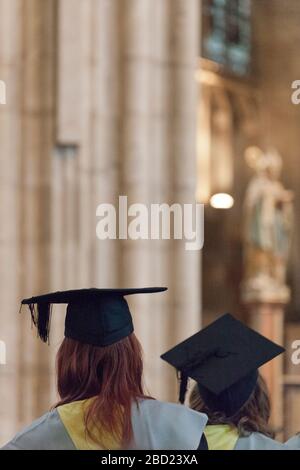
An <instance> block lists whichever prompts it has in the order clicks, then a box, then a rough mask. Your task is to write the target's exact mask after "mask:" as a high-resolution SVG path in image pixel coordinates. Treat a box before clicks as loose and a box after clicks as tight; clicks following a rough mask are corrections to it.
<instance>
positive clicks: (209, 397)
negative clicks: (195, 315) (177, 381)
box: [161, 313, 284, 415]
mask: <svg viewBox="0 0 300 470" xmlns="http://www.w3.org/2000/svg"><path fill="white" fill-rule="evenodd" d="M283 351H284V348H282V347H281V346H278V345H277V344H275V343H273V342H272V341H270V340H269V339H267V338H265V337H264V336H262V335H261V334H259V333H257V332H256V331H254V330H252V329H251V328H248V327H247V326H246V325H244V324H243V323H241V322H240V321H238V320H236V319H235V318H234V317H233V316H232V315H231V314H229V313H228V314H225V315H223V316H222V317H220V318H219V319H218V320H216V321H215V322H213V323H212V324H210V325H209V326H208V327H206V328H204V329H203V330H201V331H199V332H198V333H196V334H195V335H193V336H191V337H190V338H188V339H186V340H185V341H183V342H182V343H180V344H178V345H177V346H175V347H174V348H172V349H171V350H170V351H168V352H166V353H165V354H163V355H162V356H161V358H162V359H164V360H165V361H167V362H168V363H170V364H171V365H172V366H174V367H175V368H176V369H177V370H178V371H179V372H180V375H181V387H180V401H181V402H183V401H184V397H185V392H186V385H187V380H188V377H191V378H192V379H194V380H195V381H196V382H197V383H198V387H199V391H200V394H201V396H202V398H203V399H204V401H205V402H206V404H207V405H209V406H212V407H214V408H215V409H216V411H223V412H225V413H226V414H227V415H233V414H234V413H235V412H237V411H238V410H239V409H240V408H241V406H242V405H243V404H244V403H245V402H246V401H247V400H248V398H249V397H250V395H251V393H252V391H253V390H254V388H255V384H256V380H257V376H258V368H259V367H260V366H262V365H263V364H265V363H266V362H268V361H270V360H271V359H273V358H274V357H276V356H277V355H279V354H281V353H282V352H283Z"/></svg>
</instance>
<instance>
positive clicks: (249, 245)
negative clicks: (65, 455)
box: [0, 0, 300, 446]
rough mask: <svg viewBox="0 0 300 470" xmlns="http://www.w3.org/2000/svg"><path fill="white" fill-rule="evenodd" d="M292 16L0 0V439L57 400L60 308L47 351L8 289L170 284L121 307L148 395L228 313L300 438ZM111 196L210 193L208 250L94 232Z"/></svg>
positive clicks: (170, 199) (269, 4)
mask: <svg viewBox="0 0 300 470" xmlns="http://www.w3.org/2000/svg"><path fill="white" fill-rule="evenodd" d="M299 22H300V3H299V1H298V0H286V1H285V2H283V1H282V0H43V1H41V0H0V81H1V86H0V179H1V186H0V214H1V221H2V222H1V228H0V298H1V313H0V422H1V428H0V446H1V444H3V443H4V442H6V441H7V440H8V439H9V438H11V437H12V435H14V434H15V433H16V432H17V431H18V430H19V429H20V428H21V427H22V426H24V425H25V424H27V423H29V422H31V421H32V420H33V419H35V418H37V417H38V416H39V415H41V414H42V413H44V412H45V410H47V409H49V408H50V407H51V406H52V405H53V404H54V403H55V402H56V401H57V396H56V391H55V353H56V351H57V349H58V347H59V344H60V342H61V340H62V338H63V324H64V311H65V309H64V308H63V307H61V306H56V307H55V312H54V313H53V317H52V331H51V337H50V344H49V345H47V344H42V343H40V342H39V341H38V339H37V337H36V332H35V330H34V328H31V319H30V314H29V313H28V311H26V308H22V310H21V312H20V314H19V309H20V300H21V299H22V298H24V297H31V296H33V295H37V294H40V293H44V292H51V291H56V290H64V289H76V288H82V287H92V286H94V287H128V286H137V287H143V286H151V285H158V286H159V285H162V286H164V285H165V286H168V292H167V293H166V294H165V295H163V296H157V297H156V296H153V297H151V296H150V298H149V297H147V296H145V297H147V298H142V297H143V296H142V297H141V298H137V299H132V300H130V305H131V306H132V310H133V312H134V321H135V330H136V334H137V336H138V337H139V338H140V340H141V343H142V345H143V349H144V356H145V380H146V385H147V388H148V389H149V393H150V394H151V395H153V396H155V397H157V398H160V399H164V400H169V401H176V399H177V392H178V390H177V380H176V376H175V374H174V371H172V370H171V368H169V367H168V366H167V365H166V364H164V363H163V361H162V360H161V359H160V355H161V354H162V353H163V352H164V351H166V350H167V349H168V348H169V347H171V346H172V345H174V344H176V343H177V342H179V341H181V340H183V339H185V338H186V337H188V336H189V335H191V334H193V333H195V332H196V331H198V330H199V328H200V327H202V326H205V325H207V324H209V323H210V322H211V321H213V320H214V319H216V318H217V317H218V316H220V315H221V314H223V313H224V312H231V313H232V314H234V315H235V316H236V317H237V318H239V319H241V320H243V321H245V322H246V323H247V324H248V325H250V326H252V327H253V328H255V329H257V330H258V331H260V332H261V333H263V334H264V335H265V336H267V337H269V338H270V339H272V340H274V341H275V342H278V343H279V344H282V345H284V346H285V348H286V353H285V355H284V357H283V358H278V359H276V360H275V361H273V362H274V363H272V364H271V365H267V366H265V367H264V370H263V373H264V376H265V378H266V380H267V383H268V386H269V389H270V393H271V398H272V409H273V412H272V424H273V426H274V429H275V430H276V433H277V437H278V438H279V439H286V438H288V437H289V436H291V435H292V434H294V433H296V432H298V431H300V360H299V358H298V360H293V357H294V356H293V353H294V352H295V350H296V348H297V347H298V348H299V347H300V288H299V280H300V250H299V241H300V229H299V226H298V224H297V220H298V215H299V217H300V191H299V183H300V166H299V158H300V157H299V151H300V150H299V148H300V138H299V136H300V133H299V126H300V93H299V104H298V98H297V87H300V51H299V44H300V28H299ZM297 81H298V83H297ZM120 195H126V196H127V198H128V202H129V203H136V202H137V203H143V204H146V205H149V204H154V203H160V204H161V203H167V204H173V203H180V204H186V203H194V202H197V203H202V204H204V205H205V208H204V211H205V220H204V246H203V248H202V250H194V251H187V250H186V249H185V241H184V240H179V239H170V240H163V239H161V240H143V239H141V240H130V239H127V240H126V239H115V240H112V239H107V240H101V241H100V240H99V239H97V237H96V224H97V216H96V209H97V207H98V205H99V204H101V203H107V204H113V205H114V206H115V207H118V200H119V196H120ZM297 342H298V343H297ZM297 344H298V346H297ZM296 359H297V358H296ZM297 362H298V363H299V364H298V363H297Z"/></svg>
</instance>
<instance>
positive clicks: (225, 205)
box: [210, 193, 234, 209]
mask: <svg viewBox="0 0 300 470" xmlns="http://www.w3.org/2000/svg"><path fill="white" fill-rule="evenodd" d="M210 205H211V207H213V208H214V209H231V207H232V206H233V205H234V199H233V197H232V196H231V195H230V194H228V193H216V194H214V195H213V196H212V197H211V198H210Z"/></svg>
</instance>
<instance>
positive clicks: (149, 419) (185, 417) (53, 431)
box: [2, 399, 207, 450]
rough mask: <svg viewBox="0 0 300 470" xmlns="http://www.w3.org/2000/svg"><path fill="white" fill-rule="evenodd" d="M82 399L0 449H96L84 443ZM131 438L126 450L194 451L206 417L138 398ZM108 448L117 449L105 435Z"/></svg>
mask: <svg viewBox="0 0 300 470" xmlns="http://www.w3.org/2000/svg"><path fill="white" fill-rule="evenodd" d="M85 402H86V401H82V402H74V403H71V404H67V405H63V406H61V407H58V408H56V409H54V410H51V411H49V412H48V413H46V414H44V415H43V416H42V417H40V418H39V419H37V420H36V421H34V422H33V423H32V424H31V425H30V426H28V427H26V428H25V429H23V430H22V431H21V432H20V433H18V434H17V435H16V436H15V437H14V438H13V439H12V440H11V441H10V442H9V443H8V444H6V445H5V446H4V447H3V448H2V450H96V449H101V448H100V447H96V446H95V444H94V443H93V442H88V441H87V437H86V433H85V429H84V422H83V413H82V406H81V405H82V404H84V403H85ZM131 414H132V427H133V439H132V442H131V444H130V446H129V448H130V449H145V450H151V449H153V450H167V449H169V450H194V449H197V448H198V447H199V444H200V440H201V437H202V434H203V430H204V428H205V425H206V422H207V417H206V415H204V414H201V413H198V412H195V411H192V410H190V409H188V408H186V407H184V406H182V405H177V404H173V403H163V402H160V401H157V400H148V399H147V400H139V401H138V403H134V404H133V405H132V411H131ZM105 442H106V444H107V445H108V446H109V447H108V448H109V449H110V450H112V449H120V446H119V445H118V443H116V442H113V440H112V439H111V438H110V436H106V439H105ZM106 448H107V447H106Z"/></svg>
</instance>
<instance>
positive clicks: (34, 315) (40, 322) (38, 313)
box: [29, 302, 52, 344]
mask: <svg viewBox="0 0 300 470" xmlns="http://www.w3.org/2000/svg"><path fill="white" fill-rule="evenodd" d="M29 310H30V314H31V319H32V323H33V324H34V326H36V327H37V333H38V336H39V337H40V338H41V340H42V341H44V343H47V342H48V344H49V332H50V323H51V313H52V304H50V303H46V302H43V303H39V304H37V308H36V307H35V304H29Z"/></svg>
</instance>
